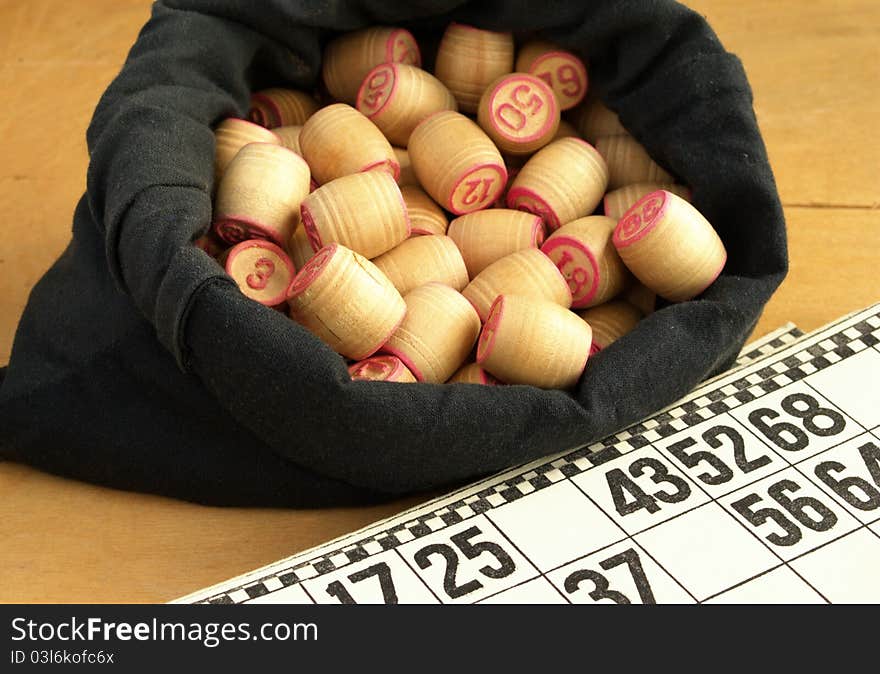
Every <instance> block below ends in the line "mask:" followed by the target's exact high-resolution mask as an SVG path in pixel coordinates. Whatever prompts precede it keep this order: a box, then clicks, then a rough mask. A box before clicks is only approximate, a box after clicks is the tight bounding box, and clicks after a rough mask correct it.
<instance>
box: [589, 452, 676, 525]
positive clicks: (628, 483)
mask: <svg viewBox="0 0 880 674" xmlns="http://www.w3.org/2000/svg"><path fill="white" fill-rule="evenodd" d="M628 472H629V474H627V473H625V472H624V471H623V470H622V469H620V468H615V469H613V470H610V471H608V472H607V473H606V474H605V479H606V480H607V482H608V488H609V489H610V490H611V498H612V499H613V501H614V508H615V510H617V512H618V514H619V515H621V517H625V516H626V515H631V514H633V513H635V512H638V511H639V510H642V509H644V510H646V511H648V512H649V513H655V512H658V511H659V510H660V508H661V505H660V503H661V502H662V503H679V502H681V501H684V500H685V499H687V497H688V496H690V495H691V488H690V485H689V484H688V483H687V482H686V481H685V480H683V479H682V478H680V477H679V476H678V475H673V474H671V473H670V472H669V467H668V466H667V465H666V464H664V463H663V462H662V461H660V460H658V459H655V458H653V457H649V456H648V457H643V458H641V459H636V460H635V461H633V462H632V463H631V464H630V466H629V469H628ZM642 476H647V477H648V478H649V479H650V480H651V482H653V483H654V484H656V485H665V487H664V488H663V489H658V490H656V491H654V490H652V491H651V492H650V493H649V492H648V491H646V490H645V489H643V488H642V487H641V486H639V484H638V483H637V482H636V481H635V479H633V478H640V477H642Z"/></svg>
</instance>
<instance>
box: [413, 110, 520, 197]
mask: <svg viewBox="0 0 880 674" xmlns="http://www.w3.org/2000/svg"><path fill="white" fill-rule="evenodd" d="M407 149H408V150H409V156H410V160H411V161H412V165H413V169H415V173H416V177H417V178H418V180H419V184H420V185H421V186H422V187H423V188H424V190H425V191H426V192H427V193H428V194H430V195H431V198H433V199H434V201H436V202H437V203H438V204H440V205H441V206H442V207H443V208H445V209H446V210H448V211H451V212H452V213H455V214H456V215H461V214H463V213H471V212H473V211H477V210H480V209H482V208H486V207H487V206H489V205H490V204H492V203H493V202H494V201H495V200H496V199H497V198H498V196H499V195H500V194H501V193H502V192H503V190H504V187H505V185H506V184H507V169H506V168H505V166H504V159H503V158H502V157H501V153H499V152H498V149H497V148H496V147H495V144H494V143H493V142H492V140H491V139H490V138H489V136H487V135H486V134H485V132H484V131H483V130H482V129H481V128H480V127H479V126H477V125H476V124H475V123H474V122H472V121H471V120H469V119H468V118H467V117H465V116H464V115H462V114H459V113H457V112H452V111H444V112H437V113H435V114H433V115H431V116H430V117H428V118H427V119H426V120H424V121H423V122H422V123H421V124H419V125H418V126H417V127H416V129H415V131H413V133H412V135H411V136H410V140H409V146H408V148H407Z"/></svg>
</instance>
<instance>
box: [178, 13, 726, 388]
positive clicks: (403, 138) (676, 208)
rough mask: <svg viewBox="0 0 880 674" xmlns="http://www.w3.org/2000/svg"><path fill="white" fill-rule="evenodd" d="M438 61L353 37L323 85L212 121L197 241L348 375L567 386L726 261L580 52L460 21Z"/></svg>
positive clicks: (377, 34) (401, 42)
mask: <svg viewBox="0 0 880 674" xmlns="http://www.w3.org/2000/svg"><path fill="white" fill-rule="evenodd" d="M434 63H435V66H434V69H433V73H430V72H428V71H427V70H424V69H422V68H421V67H420V66H421V52H420V49H419V45H418V43H417V42H416V40H415V38H414V37H413V35H412V34H411V33H410V32H409V31H407V30H405V29H402V28H392V27H374V28H368V29H364V30H359V31H355V32H351V33H346V34H343V35H341V36H339V37H337V38H335V39H334V40H332V41H331V42H329V43H328V44H327V45H326V47H325V50H324V54H323V65H322V81H321V84H320V89H319V90H318V91H316V92H304V91H297V90H293V89H288V88H283V87H276V88H271V89H266V90H263V91H259V92H256V93H254V94H253V96H252V100H251V108H250V111H249V114H248V120H245V119H237V118H230V119H225V120H223V121H222V122H220V123H219V125H218V126H217V127H216V130H215V136H216V154H215V197H214V215H213V224H212V228H211V231H210V232H209V233H208V234H206V235H205V236H203V237H201V238H200V239H198V240H197V241H196V242H195V243H196V245H198V246H199V247H201V248H202V249H203V250H205V251H206V252H208V253H209V254H211V255H212V256H214V257H216V258H217V260H218V261H219V263H220V264H221V265H222V266H223V267H224V268H225V270H226V272H227V273H228V274H229V275H230V276H232V278H234V279H235V281H236V282H237V284H238V286H239V288H240V289H241V291H242V292H243V293H244V294H245V295H247V296H248V297H250V298H252V299H253V300H255V301H257V302H260V303H262V304H264V305H266V306H268V307H272V308H275V309H279V310H282V311H284V312H286V313H287V314H288V315H289V316H290V318H292V319H293V320H295V321H297V322H298V323H300V324H301V325H303V326H304V327H305V328H307V329H308V330H310V331H311V332H312V333H313V334H314V335H315V336H317V337H318V338H320V339H321V340H322V341H323V342H324V343H325V344H326V345H327V346H329V347H330V348H331V349H333V350H334V351H336V352H337V353H339V354H341V355H342V356H343V357H345V358H346V359H348V361H350V367H349V372H350V374H351V376H352V378H353V379H355V380H384V381H392V382H417V381H419V382H430V383H443V382H463V383H475V384H489V385H495V384H500V383H504V384H530V385H534V386H539V387H543V388H559V389H568V388H571V387H573V386H575V385H576V384H577V383H578V381H579V380H580V378H581V375H582V373H583V370H584V367H585V365H586V362H587V359H588V357H589V356H590V355H591V354H595V353H596V352H597V351H599V350H601V349H602V348H605V347H607V346H608V345H609V344H610V343H611V342H613V341H614V340H616V339H618V338H619V337H621V336H622V335H623V334H625V333H627V332H628V331H630V330H632V329H633V328H634V327H635V325H636V324H637V323H638V321H639V320H640V319H641V318H642V317H644V316H645V315H646V314H647V313H650V312H651V311H653V309H654V303H655V296H660V297H662V298H664V299H666V300H668V301H672V302H679V301H685V300H689V299H691V298H694V297H695V296H697V295H699V294H700V293H701V292H703V290H705V289H706V288H707V287H708V286H709V285H710V284H711V283H712V282H713V281H714V280H715V279H716V278H717V276H718V275H719V274H720V273H721V270H722V268H723V266H724V264H725V261H726V252H725V249H724V246H723V245H722V243H721V240H720V238H719V237H718V235H717V234H716V232H715V230H714V229H713V227H712V226H711V225H710V224H709V222H707V221H706V219H705V218H704V217H703V216H702V215H701V214H700V213H699V212H698V211H697V210H696V209H695V208H694V207H693V206H692V205H691V204H690V203H689V199H690V191H689V190H688V189H687V188H686V187H684V186H681V185H677V184H675V182H674V179H673V177H672V176H671V175H670V174H669V173H668V172H667V171H665V170H664V169H663V168H662V167H661V166H659V165H658V164H657V163H656V162H654V161H653V159H652V158H651V157H650V156H649V154H648V152H647V151H646V150H645V148H644V147H643V146H642V145H641V144H639V142H638V141H636V140H635V139H634V138H633V137H632V136H631V135H630V134H628V133H627V131H626V129H625V128H624V126H623V125H622V124H621V123H620V121H619V119H618V117H617V115H616V114H615V113H614V112H612V111H611V110H610V109H609V108H607V107H606V106H605V105H603V103H602V102H601V101H600V100H599V99H598V98H597V97H595V96H594V95H592V94H590V95H587V94H588V74H587V68H586V66H585V64H584V62H583V61H582V60H581V58H579V57H578V56H577V55H576V54H574V53H571V52H568V51H565V50H563V49H560V48H559V47H557V46H556V45H553V44H549V43H543V42H529V43H526V44H522V45H520V46H519V48H518V49H517V48H516V45H515V42H514V36H513V35H512V34H510V33H499V32H493V31H488V30H482V29H479V28H476V27H473V26H467V25H462V24H458V23H453V24H450V25H449V26H448V27H447V28H446V30H445V32H444V34H443V36H442V39H441V41H440V44H439V48H438V50H437V54H436V58H435V59H434ZM563 115H564V116H565V119H563Z"/></svg>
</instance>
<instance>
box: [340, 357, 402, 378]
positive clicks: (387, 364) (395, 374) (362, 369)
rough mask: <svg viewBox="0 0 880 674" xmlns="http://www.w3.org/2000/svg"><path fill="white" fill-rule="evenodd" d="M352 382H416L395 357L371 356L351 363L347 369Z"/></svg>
mask: <svg viewBox="0 0 880 674" xmlns="http://www.w3.org/2000/svg"><path fill="white" fill-rule="evenodd" d="M348 374H349V375H350V376H351V378H352V380H353V381H396V382H401V383H413V382H416V381H418V380H417V379H416V378H415V376H413V373H412V372H410V371H409V368H408V367H407V366H406V365H404V364H403V361H402V360H400V358H398V357H397V356H372V357H371V358H366V359H364V360H359V361H358V362H357V363H353V364H352V365H350V366H349V368H348Z"/></svg>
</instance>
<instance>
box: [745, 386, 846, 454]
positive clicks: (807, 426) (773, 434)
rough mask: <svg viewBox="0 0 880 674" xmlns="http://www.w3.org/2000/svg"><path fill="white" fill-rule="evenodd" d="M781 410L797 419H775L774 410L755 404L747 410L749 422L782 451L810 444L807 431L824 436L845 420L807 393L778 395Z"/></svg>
mask: <svg viewBox="0 0 880 674" xmlns="http://www.w3.org/2000/svg"><path fill="white" fill-rule="evenodd" d="M780 407H781V408H782V411H783V412H785V413H786V414H787V415H788V416H789V417H791V418H793V419H795V420H797V421H798V422H799V425H798V423H793V422H791V421H777V419H779V417H780V416H781V415H780V413H779V412H777V411H776V410H773V409H770V408H767V407H759V408H758V409H756V410H752V411H751V412H750V413H749V422H750V423H751V424H752V426H754V427H755V428H756V429H757V430H758V432H760V433H761V435H763V436H764V437H765V438H767V439H768V440H769V441H770V442H772V443H773V444H774V445H776V446H777V447H779V448H780V449H782V450H785V451H786V452H798V451H800V450H802V449H806V448H807V446H809V444H810V435H814V436H817V437H828V436H832V435H838V434H839V433H841V432H843V430H844V428H846V420H845V419H844V417H843V415H842V414H841V413H840V412H838V411H837V410H833V409H830V408H828V407H822V405H821V403H819V401H818V400H816V398H814V397H813V396H811V395H809V394H808V393H792V394H791V395H788V396H786V397H785V398H783V399H782V402H781V403H780Z"/></svg>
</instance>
